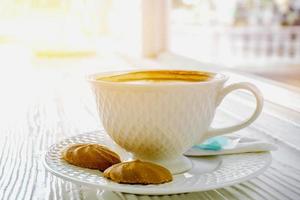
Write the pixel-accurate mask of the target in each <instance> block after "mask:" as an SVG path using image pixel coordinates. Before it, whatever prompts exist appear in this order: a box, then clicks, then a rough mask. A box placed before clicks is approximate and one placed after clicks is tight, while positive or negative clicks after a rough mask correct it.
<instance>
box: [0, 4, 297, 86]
mask: <svg viewBox="0 0 300 200" xmlns="http://www.w3.org/2000/svg"><path fill="white" fill-rule="evenodd" d="M176 59H183V60H184V59H189V60H193V61H195V63H197V62H199V68H201V65H205V66H208V67H209V66H212V67H215V66H218V67H220V68H225V69H230V70H234V71H241V72H249V73H252V74H256V75H259V76H261V77H264V78H268V79H271V80H274V81H278V82H281V83H286V84H289V85H293V86H296V87H300V1H299V0H227V1H226V2H225V1H224V0H166V1H160V0H130V1H122V0H1V1H0V69H1V73H0V78H1V81H4V82H3V83H6V82H7V81H11V77H12V76H14V77H17V78H18V79H22V80H32V77H33V75H32V74H36V73H38V76H36V77H35V78H40V77H39V76H43V79H45V77H50V78H49V79H51V80H53V78H54V77H65V76H69V75H70V74H73V75H74V74H78V75H81V76H82V75H84V74H87V73H91V72H94V71H101V70H115V69H118V68H124V67H126V66H128V67H129V66H136V67H138V66H142V65H143V66H145V65H146V66H147V65H149V66H151V65H156V66H160V65H163V64H164V65H166V64H168V63H170V65H171V64H172V62H171V61H173V63H174V60H176ZM169 61H170V62H169ZM162 63H163V64H162ZM180 65H181V66H182V68H184V62H181V63H180ZM41 73H42V74H41ZM55 80H56V79H55Z"/></svg>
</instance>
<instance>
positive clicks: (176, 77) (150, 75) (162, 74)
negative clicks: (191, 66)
mask: <svg viewBox="0 0 300 200" xmlns="http://www.w3.org/2000/svg"><path fill="white" fill-rule="evenodd" d="M214 77H215V74H213V73H209V72H201V71H183V70H157V71H156V70H155V71H135V72H127V73H122V74H116V75H110V76H102V77H97V78H96V80H99V81H109V82H132V83H147V82H148V81H149V82H151V83H153V82H203V81H209V80H211V79H213V78H214Z"/></svg>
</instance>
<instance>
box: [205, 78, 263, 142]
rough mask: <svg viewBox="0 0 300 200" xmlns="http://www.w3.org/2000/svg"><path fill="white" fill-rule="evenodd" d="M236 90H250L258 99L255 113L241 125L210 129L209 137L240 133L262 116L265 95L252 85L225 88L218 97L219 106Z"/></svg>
mask: <svg viewBox="0 0 300 200" xmlns="http://www.w3.org/2000/svg"><path fill="white" fill-rule="evenodd" d="M234 90H248V91H250V92H251V93H252V94H253V96H254V97H255V99H256V108H255V111H254V112H253V114H252V115H251V116H250V117H249V118H248V119H246V120H244V121H242V122H240V123H239V124H236V125H232V126H229V127H224V128H210V129H209V131H208V134H207V136H208V137H214V136H218V135H223V134H226V133H232V132H235V131H238V130H240V129H243V128H245V127H247V126H249V125H250V124H251V123H252V122H254V121H255V120H256V119H257V117H258V116H259V115H260V113H261V111H262V108H263V103H264V100H263V95H262V93H261V92H260V91H259V89H258V88H257V87H256V86H255V85H253V84H251V83H244V82H242V83H234V84H232V85H229V86H227V87H225V88H223V89H222V90H221V92H220V94H219V96H218V99H217V106H219V105H220V103H221V102H222V100H223V99H224V98H225V97H226V96H227V95H228V94H229V93H230V92H232V91H234Z"/></svg>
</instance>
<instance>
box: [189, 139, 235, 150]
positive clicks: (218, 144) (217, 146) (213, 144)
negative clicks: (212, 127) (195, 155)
mask: <svg viewBox="0 0 300 200" xmlns="http://www.w3.org/2000/svg"><path fill="white" fill-rule="evenodd" d="M229 142H230V141H229V139H228V138H226V137H224V136H217V137H212V138H209V139H207V140H205V141H204V142H203V143H202V144H197V145H195V146H193V148H199V149H202V150H210V151H220V150H222V149H223V147H224V146H226V145H228V143H229Z"/></svg>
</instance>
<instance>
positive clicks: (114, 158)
mask: <svg viewBox="0 0 300 200" xmlns="http://www.w3.org/2000/svg"><path fill="white" fill-rule="evenodd" d="M62 158H63V159H64V160H65V161H67V162H68V163H70V164H72V165H76V166H79V167H84V168H89V169H98V170H100V171H104V170H105V169H107V168H108V167H110V166H112V165H114V164H117V163H120V162H121V159H120V157H119V155H118V154H117V153H115V152H113V151H111V150H110V149H108V148H107V147H105V146H102V145H99V144H74V145H71V146H69V147H67V148H66V149H65V150H64V151H63V153H62Z"/></svg>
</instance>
